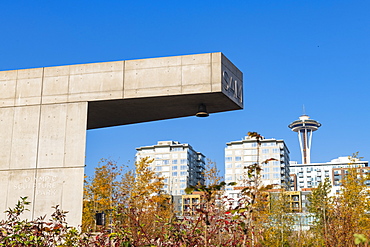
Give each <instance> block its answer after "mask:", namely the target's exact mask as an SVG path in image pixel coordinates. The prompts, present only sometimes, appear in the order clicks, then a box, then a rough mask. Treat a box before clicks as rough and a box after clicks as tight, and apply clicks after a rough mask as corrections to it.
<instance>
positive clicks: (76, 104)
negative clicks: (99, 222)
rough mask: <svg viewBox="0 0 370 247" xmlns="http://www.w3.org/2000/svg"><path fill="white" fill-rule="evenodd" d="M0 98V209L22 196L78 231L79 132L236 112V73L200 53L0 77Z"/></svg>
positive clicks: (219, 58) (239, 103)
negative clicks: (58, 213) (61, 213)
mask: <svg viewBox="0 0 370 247" xmlns="http://www.w3.org/2000/svg"><path fill="white" fill-rule="evenodd" d="M0 92H1V93H0V129H1V130H2V131H0V147H2V148H1V149H0V186H1V188H2V190H0V196H1V198H3V200H1V201H0V211H5V210H6V209H7V208H8V207H11V206H13V205H14V204H15V203H16V201H17V200H18V199H19V197H20V196H28V197H29V198H30V200H31V201H32V205H33V207H32V210H31V211H30V212H29V213H28V214H27V215H25V217H28V218H34V217H38V216H40V215H44V214H50V213H51V212H52V209H51V208H50V207H51V206H53V205H56V204H59V205H60V206H61V207H62V209H63V210H67V211H70V213H69V214H68V222H69V223H71V224H72V225H78V224H80V223H81V212H82V193H83V174H84V159H85V144H86V129H95V128H103V127H109V126H116V125H124V124H133V123H140V122H148V121H155V120H161V119H169V118H178V117H185V116H192V115H194V114H195V113H196V112H197V109H198V105H199V104H201V103H203V104H205V105H206V106H207V109H208V111H209V112H210V113H215V112H222V111H231V110H237V109H242V108H243V95H242V92H243V75H242V73H241V72H240V71H239V70H238V69H237V68H236V67H235V66H234V65H233V64H232V63H231V62H230V61H229V60H228V59H227V58H226V57H225V56H224V55H222V54H221V53H208V54H197V55H187V56H175V57H163V58H151V59H138V60H129V61H117V62H105V63H92V64H80V65H67V66H57V67H45V68H36V69H22V70H12V71H0ZM0 219H1V218H0Z"/></svg>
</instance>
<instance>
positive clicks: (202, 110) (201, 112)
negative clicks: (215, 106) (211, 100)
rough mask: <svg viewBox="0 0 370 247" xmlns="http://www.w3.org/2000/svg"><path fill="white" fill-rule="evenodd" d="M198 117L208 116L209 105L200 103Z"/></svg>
mask: <svg viewBox="0 0 370 247" xmlns="http://www.w3.org/2000/svg"><path fill="white" fill-rule="evenodd" d="M195 116H197V117H208V116H209V114H208V112H207V107H206V105H205V104H200V105H199V107H198V112H197V114H195Z"/></svg>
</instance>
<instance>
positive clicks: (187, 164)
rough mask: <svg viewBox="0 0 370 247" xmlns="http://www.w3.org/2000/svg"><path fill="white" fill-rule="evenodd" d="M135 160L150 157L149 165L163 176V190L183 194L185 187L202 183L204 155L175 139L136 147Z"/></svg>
mask: <svg viewBox="0 0 370 247" xmlns="http://www.w3.org/2000/svg"><path fill="white" fill-rule="evenodd" d="M136 150H137V153H136V160H140V159H141V158H144V157H150V158H152V159H154V161H153V162H152V163H151V164H150V167H151V169H152V170H153V171H155V172H156V173H157V174H158V175H160V176H163V177H164V178H165V179H164V183H165V186H164V188H163V192H164V193H167V194H170V195H184V194H185V192H184V190H185V188H187V187H189V186H195V185H197V184H198V183H201V184H203V183H204V173H203V171H204V167H205V156H204V155H203V154H202V153H200V152H197V151H195V150H194V149H193V148H192V146H190V145H189V144H181V143H180V142H177V141H159V142H158V143H157V145H153V146H145V147H139V148H136Z"/></svg>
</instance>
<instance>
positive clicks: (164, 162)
mask: <svg viewBox="0 0 370 247" xmlns="http://www.w3.org/2000/svg"><path fill="white" fill-rule="evenodd" d="M162 161H163V165H168V164H169V163H170V161H169V160H162Z"/></svg>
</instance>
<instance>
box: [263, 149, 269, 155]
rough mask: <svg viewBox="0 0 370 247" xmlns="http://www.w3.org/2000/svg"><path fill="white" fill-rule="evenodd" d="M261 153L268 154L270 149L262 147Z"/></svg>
mask: <svg viewBox="0 0 370 247" xmlns="http://www.w3.org/2000/svg"><path fill="white" fill-rule="evenodd" d="M262 153H263V154H268V153H270V149H268V148H264V149H262Z"/></svg>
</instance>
